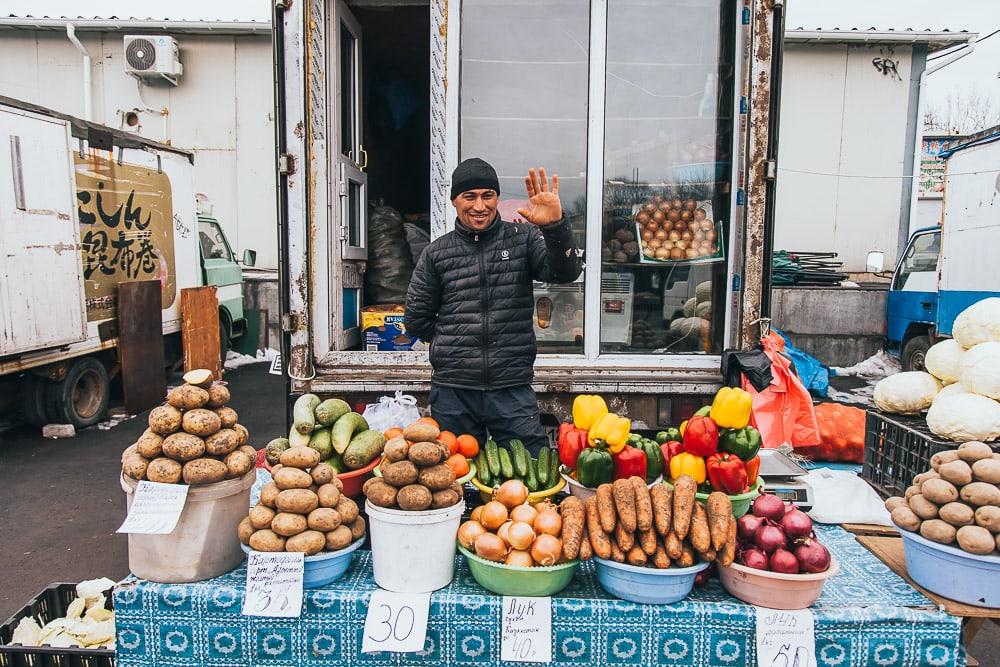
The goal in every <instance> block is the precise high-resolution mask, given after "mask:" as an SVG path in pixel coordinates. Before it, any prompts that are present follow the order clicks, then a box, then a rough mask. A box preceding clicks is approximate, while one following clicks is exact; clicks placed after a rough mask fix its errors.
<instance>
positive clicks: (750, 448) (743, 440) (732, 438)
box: [719, 426, 761, 461]
mask: <svg viewBox="0 0 1000 667" xmlns="http://www.w3.org/2000/svg"><path fill="white" fill-rule="evenodd" d="M760 445H761V438H760V431H758V430H757V429H755V428H754V427H753V426H744V427H743V428H731V429H726V430H724V431H723V432H722V433H721V434H720V435H719V449H721V450H722V451H724V452H729V453H730V454H732V455H733V456H738V457H739V458H741V459H742V460H744V461H749V460H750V459H752V458H753V457H755V456H757V452H758V451H759V450H760Z"/></svg>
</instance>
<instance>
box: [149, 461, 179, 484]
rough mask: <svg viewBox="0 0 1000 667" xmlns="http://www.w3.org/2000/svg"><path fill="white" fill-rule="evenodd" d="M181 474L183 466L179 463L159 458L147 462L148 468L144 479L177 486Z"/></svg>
mask: <svg viewBox="0 0 1000 667" xmlns="http://www.w3.org/2000/svg"><path fill="white" fill-rule="evenodd" d="M182 472H183V466H181V464H180V463H178V462H177V461H174V460H173V459H168V458H167V457H165V456H161V457H159V458H156V459H153V460H152V461H150V462H149V466H147V467H146V479H148V480H149V481H150V482H160V483H161V484H179V483H180V481H181V475H182Z"/></svg>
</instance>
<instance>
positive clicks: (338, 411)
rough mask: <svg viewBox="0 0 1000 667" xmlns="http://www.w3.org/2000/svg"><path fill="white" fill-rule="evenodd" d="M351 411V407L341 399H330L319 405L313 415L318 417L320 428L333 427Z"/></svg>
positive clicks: (317, 421)
mask: <svg viewBox="0 0 1000 667" xmlns="http://www.w3.org/2000/svg"><path fill="white" fill-rule="evenodd" d="M350 411H351V406H349V405H348V404H347V401H342V400H340V399H339V398H328V399H326V400H325V401H323V402H322V403H320V404H319V405H317V406H316V409H315V410H314V411H313V413H314V414H315V415H316V423H317V424H319V425H320V426H333V425H334V423H335V422H336V421H337V420H338V419H340V418H341V417H343V416H344V415H346V414H347V413H348V412H350Z"/></svg>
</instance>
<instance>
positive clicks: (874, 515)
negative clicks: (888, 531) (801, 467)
mask: <svg viewBox="0 0 1000 667" xmlns="http://www.w3.org/2000/svg"><path fill="white" fill-rule="evenodd" d="M800 479H802V481H804V482H805V483H806V484H808V485H809V486H811V487H812V490H813V507H812V509H811V510H809V516H811V517H812V519H813V521H816V522H818V523H874V524H877V525H879V526H891V525H892V523H891V522H890V521H889V512H888V510H886V509H885V505H883V504H882V499H881V498H879V497H878V494H877V493H875V491H874V490H873V489H872V487H870V486H868V483H867V482H865V480H863V479H861V477H859V476H858V475H857V474H856V473H853V472H848V471H847V470H833V469H832V468H815V469H813V470H810V471H809V474H808V475H806V476H805V477H802V478H800Z"/></svg>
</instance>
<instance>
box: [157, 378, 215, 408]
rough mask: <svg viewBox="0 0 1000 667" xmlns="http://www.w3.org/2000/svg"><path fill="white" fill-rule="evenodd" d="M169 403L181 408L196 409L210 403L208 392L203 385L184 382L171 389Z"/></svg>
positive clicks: (168, 395)
mask: <svg viewBox="0 0 1000 667" xmlns="http://www.w3.org/2000/svg"><path fill="white" fill-rule="evenodd" d="M167 403H168V404H170V405H172V406H174V407H175V408H178V409H179V410H194V409H195V408H200V407H202V406H203V405H205V404H206V403H208V392H207V391H205V390H204V389H202V388H201V387H195V386H194V385H190V384H182V385H181V386H179V387H174V388H173V389H171V390H170V392H169V393H168V394H167Z"/></svg>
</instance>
